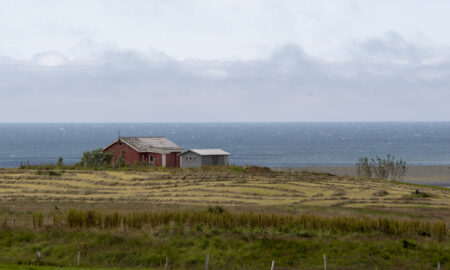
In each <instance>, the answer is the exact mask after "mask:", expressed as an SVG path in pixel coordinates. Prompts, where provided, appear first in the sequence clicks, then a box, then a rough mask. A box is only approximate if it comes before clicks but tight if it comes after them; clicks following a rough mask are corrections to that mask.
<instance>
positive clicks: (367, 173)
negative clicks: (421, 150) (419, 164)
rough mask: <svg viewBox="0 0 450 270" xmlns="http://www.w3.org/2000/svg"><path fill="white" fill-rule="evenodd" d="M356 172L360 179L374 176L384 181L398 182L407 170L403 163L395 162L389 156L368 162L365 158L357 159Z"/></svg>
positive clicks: (392, 157) (400, 161) (401, 161)
mask: <svg viewBox="0 0 450 270" xmlns="http://www.w3.org/2000/svg"><path fill="white" fill-rule="evenodd" d="M356 171H357V174H358V176H360V177H372V175H374V176H375V177H377V178H383V179H385V180H399V179H402V178H403V177H404V176H405V175H406V173H407V171H408V169H407V167H406V162H405V161H403V160H401V159H400V160H395V157H394V156H391V155H390V154H389V155H387V157H386V158H380V157H378V156H376V157H375V158H372V159H371V160H370V161H369V159H368V158H367V157H362V158H359V160H358V162H357V163H356Z"/></svg>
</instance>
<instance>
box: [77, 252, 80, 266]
mask: <svg viewBox="0 0 450 270" xmlns="http://www.w3.org/2000/svg"><path fill="white" fill-rule="evenodd" d="M80 259H81V252H80V251H79V250H78V256H77V266H80Z"/></svg>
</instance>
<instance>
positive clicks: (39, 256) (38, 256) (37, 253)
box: [36, 251, 41, 263]
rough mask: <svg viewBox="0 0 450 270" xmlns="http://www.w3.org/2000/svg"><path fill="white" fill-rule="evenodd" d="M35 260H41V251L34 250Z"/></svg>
mask: <svg viewBox="0 0 450 270" xmlns="http://www.w3.org/2000/svg"><path fill="white" fill-rule="evenodd" d="M36 260H37V263H39V262H40V261H41V252H40V251H38V252H36Z"/></svg>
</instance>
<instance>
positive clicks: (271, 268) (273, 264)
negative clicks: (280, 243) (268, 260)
mask: <svg viewBox="0 0 450 270" xmlns="http://www.w3.org/2000/svg"><path fill="white" fill-rule="evenodd" d="M274 267H275V260H273V261H272V267H270V270H273V269H274Z"/></svg>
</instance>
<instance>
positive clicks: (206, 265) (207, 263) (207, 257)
mask: <svg viewBox="0 0 450 270" xmlns="http://www.w3.org/2000/svg"><path fill="white" fill-rule="evenodd" d="M208 267H209V253H208V254H206V261H205V270H208Z"/></svg>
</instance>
